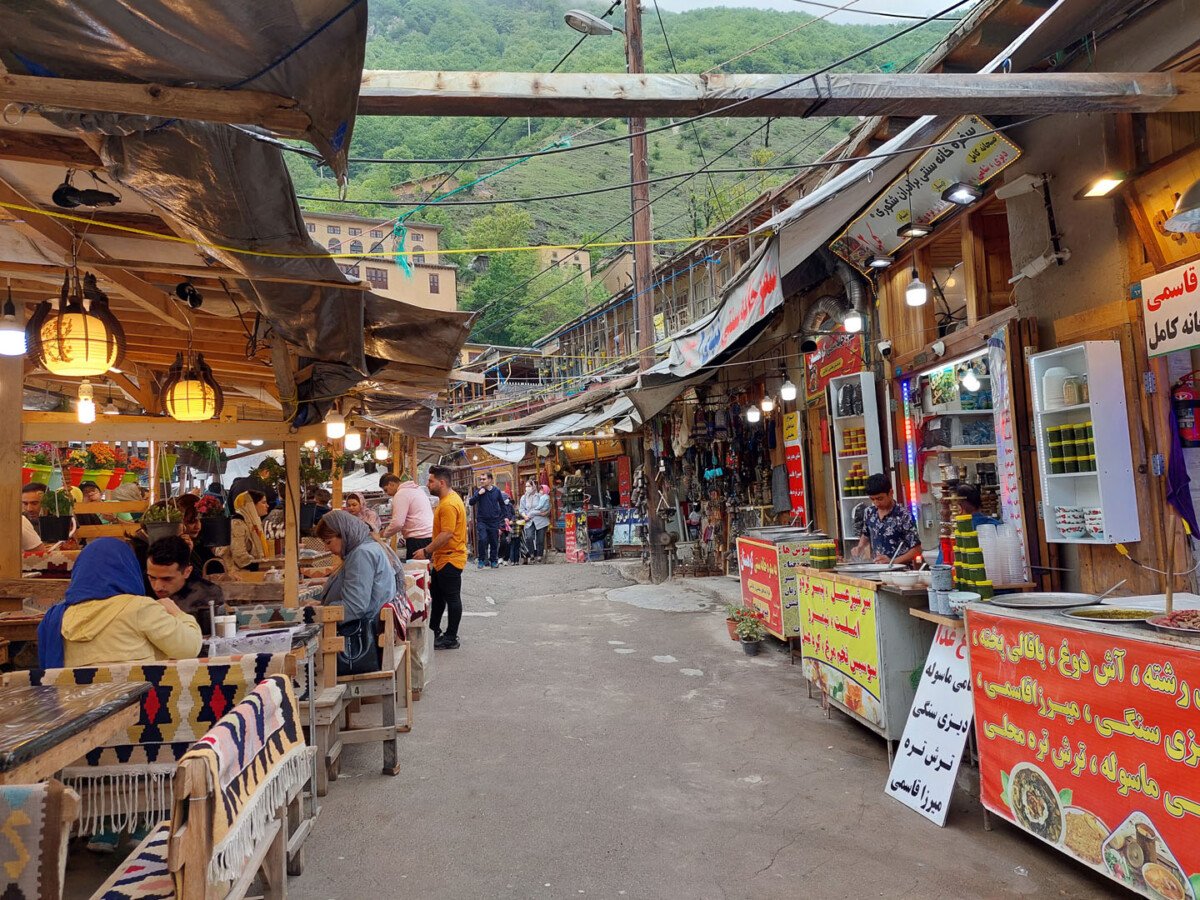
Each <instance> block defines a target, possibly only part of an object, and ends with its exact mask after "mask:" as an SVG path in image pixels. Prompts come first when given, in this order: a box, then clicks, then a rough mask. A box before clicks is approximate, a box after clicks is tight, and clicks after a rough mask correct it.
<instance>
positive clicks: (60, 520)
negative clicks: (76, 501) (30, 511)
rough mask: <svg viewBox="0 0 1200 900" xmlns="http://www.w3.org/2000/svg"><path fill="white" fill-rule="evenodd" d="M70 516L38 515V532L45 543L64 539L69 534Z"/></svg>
mask: <svg viewBox="0 0 1200 900" xmlns="http://www.w3.org/2000/svg"><path fill="white" fill-rule="evenodd" d="M72 521H73V520H72V518H71V517H70V516H40V517H38V532H39V533H40V534H41V536H42V540H43V541H45V542H46V543H47V544H53V543H56V542H58V541H65V540H66V539H67V538H69V537H70V536H71V523H72Z"/></svg>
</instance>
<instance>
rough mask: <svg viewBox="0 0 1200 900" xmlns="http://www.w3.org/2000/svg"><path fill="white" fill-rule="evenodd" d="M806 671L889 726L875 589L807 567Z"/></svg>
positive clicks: (803, 590)
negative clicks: (881, 674) (885, 704)
mask: <svg viewBox="0 0 1200 900" xmlns="http://www.w3.org/2000/svg"><path fill="white" fill-rule="evenodd" d="M796 578H797V582H798V585H797V586H798V588H799V594H800V630H801V650H800V656H801V659H802V661H803V666H804V674H805V677H807V678H808V680H809V681H812V682H815V683H816V684H817V685H818V686H819V687H820V688H821V690H822V692H824V693H826V694H828V695H829V696H830V697H832V698H833V699H834V700H836V701H838V702H839V703H840V704H842V705H843V706H845V707H846V708H847V709H849V710H851V711H852V712H854V713H857V714H858V715H860V716H862V717H863V718H864V719H866V720H868V721H869V722H873V723H875V724H877V725H883V724H884V721H883V716H884V713H883V707H882V704H881V699H882V696H883V694H882V688H881V682H880V668H879V639H878V628H877V625H876V607H875V602H876V600H875V591H874V590H872V589H871V588H866V587H859V586H857V585H851V584H849V583H848V582H846V581H843V580H841V579H839V578H838V577H837V576H836V575H824V574H821V573H819V572H817V571H815V570H813V569H801V570H799V574H798V575H797V576H796Z"/></svg>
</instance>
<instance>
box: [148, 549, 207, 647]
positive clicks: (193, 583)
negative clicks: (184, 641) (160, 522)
mask: <svg viewBox="0 0 1200 900" xmlns="http://www.w3.org/2000/svg"><path fill="white" fill-rule="evenodd" d="M146 576H147V577H146V580H147V581H148V582H149V584H150V589H151V590H153V591H154V596H156V597H170V598H171V599H172V600H174V601H175V605H176V606H178V607H179V608H180V609H181V610H183V611H184V612H185V613H187V614H188V615H190V616H192V617H194V618H195V619H196V621H197V622H198V623H199V625H200V630H201V631H202V632H203V633H204V634H212V618H211V616H210V615H209V603H212V604H213V606H214V607H215V608H216V611H217V613H218V614H219V613H221V612H222V611H223V610H224V607H225V595H224V594H223V593H222V591H221V586H220V585H218V584H214V583H213V582H211V581H209V580H208V579H207V578H205V577H203V576H202V575H201V574H200V573H199V572H197V571H196V570H195V569H194V568H192V548H191V547H189V546H188V542H187V541H185V540H184V539H183V538H181V537H179V535H171V536H170V537H164V538H159V539H158V540H157V541H155V542H154V543H153V544H151V545H150V549H149V552H148V554H147V556H146Z"/></svg>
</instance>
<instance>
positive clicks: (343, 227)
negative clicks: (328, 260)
mask: <svg viewBox="0 0 1200 900" xmlns="http://www.w3.org/2000/svg"><path fill="white" fill-rule="evenodd" d="M304 221H305V223H307V225H308V235H309V237H311V238H312V239H313V240H314V241H316V242H317V243H318V244H320V245H321V246H322V247H324V248H325V249H326V250H328V251H329V252H330V253H333V254H339V253H371V252H375V253H379V252H386V251H392V250H394V249H395V247H396V239H395V238H394V237H393V236H392V223H391V220H390V219H367V218H363V217H362V216H345V215H339V214H336V213H318V212H309V211H307V210H306V211H305V212H304ZM441 231H442V226H440V225H429V224H426V223H423V222H409V223H408V235H407V237H406V239H405V249H406V250H408V251H409V252H410V253H411V254H412V255H410V256H409V257H408V261H409V263H410V264H411V266H412V273H411V275H408V274H405V272H404V270H403V269H402V268H400V266H398V265H396V263H395V262H394V261H393V260H391V259H388V258H384V257H374V258H367V259H361V260H358V259H354V258H352V257H341V258H338V259H337V260H336V261H337V264H338V267H339V268H340V269H341V270H342V271H343V272H344V273H346V275H347V276H348V277H349V278H354V279H357V280H359V281H365V282H367V283H368V284H370V285H371V290H372V291H374V292H375V293H377V294H381V295H382V296H384V297H390V298H392V299H393V300H402V301H403V302H405V303H411V304H413V305H414V306H420V307H423V308H425V309H444V310H452V309H457V308H458V270H457V269H456V268H455V267H454V266H451V265H444V264H443V263H442V262H441V255H440V249H439V246H438V241H439V239H440V237H441Z"/></svg>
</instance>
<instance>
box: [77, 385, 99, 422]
mask: <svg viewBox="0 0 1200 900" xmlns="http://www.w3.org/2000/svg"><path fill="white" fill-rule="evenodd" d="M75 412H76V414H77V415H78V417H79V424H80V425H91V424H92V423H93V422H95V421H96V399H95V394H93V393H92V383H91V382H90V381H88V380H87V379H86V378H85V379H83V381H81V382H80V383H79V403H77V404H76V407H75Z"/></svg>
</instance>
